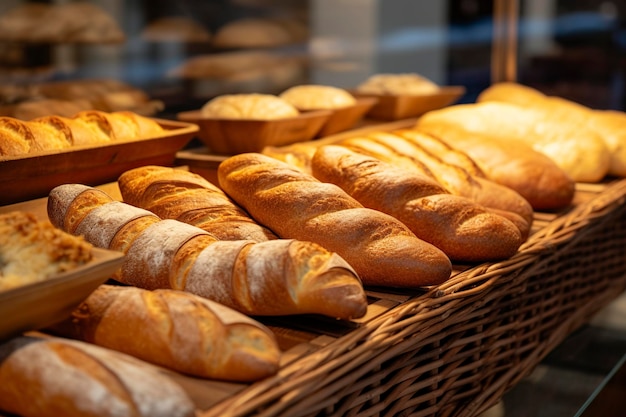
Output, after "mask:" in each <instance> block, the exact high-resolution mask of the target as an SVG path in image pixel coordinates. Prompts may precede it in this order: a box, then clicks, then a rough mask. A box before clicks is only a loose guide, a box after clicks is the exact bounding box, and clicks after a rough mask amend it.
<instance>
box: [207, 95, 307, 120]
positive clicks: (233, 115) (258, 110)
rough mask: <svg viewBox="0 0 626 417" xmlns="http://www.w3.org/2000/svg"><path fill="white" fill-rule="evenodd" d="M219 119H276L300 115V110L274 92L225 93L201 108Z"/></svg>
mask: <svg viewBox="0 0 626 417" xmlns="http://www.w3.org/2000/svg"><path fill="white" fill-rule="evenodd" d="M200 111H201V114H202V116H203V117H210V118H217V119H249V120H276V119H288V118H291V117H298V115H299V114H300V112H299V111H298V109H296V108H295V107H294V106H292V105H291V104H290V103H289V102H287V101H286V100H283V99H282V98H280V97H277V96H274V95H272V94H257V93H253V94H225V95H221V96H218V97H215V98H213V99H211V100H209V101H208V102H207V103H206V104H205V105H204V106H202V109H201V110H200Z"/></svg>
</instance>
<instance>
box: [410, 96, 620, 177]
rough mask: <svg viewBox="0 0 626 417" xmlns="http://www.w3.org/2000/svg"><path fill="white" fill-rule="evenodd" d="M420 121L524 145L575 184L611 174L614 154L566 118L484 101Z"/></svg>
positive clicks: (593, 134)
mask: <svg viewBox="0 0 626 417" xmlns="http://www.w3.org/2000/svg"><path fill="white" fill-rule="evenodd" d="M420 120H422V121H423V122H424V123H450V124H453V125H456V126H459V127H461V128H463V129H465V130H469V131H470V132H475V133H486V134H490V135H493V136H495V137H499V138H500V139H501V140H503V141H506V142H510V141H512V142H515V141H522V142H524V143H527V144H529V145H530V146H531V147H532V148H533V149H535V150H536V151H538V152H541V153H543V154H545V155H546V156H548V157H550V158H551V159H552V160H553V161H554V162H555V163H556V164H557V165H558V166H559V167H560V168H561V169H563V170H564V171H565V172H566V173H567V174H568V175H569V176H570V177H571V178H572V179H573V180H574V181H581V182H596V181H600V180H602V179H603V178H604V177H605V176H606V174H607V173H608V172H609V168H610V164H611V162H610V161H611V153H610V151H609V149H608V147H607V146H606V144H605V141H604V140H603V139H602V137H601V136H600V135H599V134H598V133H597V132H596V131H594V130H592V129H591V128H589V127H586V126H581V125H575V124H571V123H569V122H568V121H567V120H564V119H562V118H554V117H546V115H545V113H543V112H541V111H540V110H538V109H536V108H533V107H531V106H527V107H521V106H519V105H516V104H511V103H505V102H501V101H481V102H479V103H473V104H458V105H454V106H450V107H447V108H444V109H440V110H433V111H430V112H428V113H426V114H424V115H423V116H421V118H420Z"/></svg>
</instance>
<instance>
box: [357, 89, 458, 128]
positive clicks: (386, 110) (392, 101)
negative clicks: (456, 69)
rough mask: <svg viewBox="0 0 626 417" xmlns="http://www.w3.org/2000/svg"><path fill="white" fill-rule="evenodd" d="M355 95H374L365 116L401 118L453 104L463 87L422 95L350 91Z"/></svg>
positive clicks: (384, 118)
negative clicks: (373, 103)
mask: <svg viewBox="0 0 626 417" xmlns="http://www.w3.org/2000/svg"><path fill="white" fill-rule="evenodd" d="M351 94H352V95H354V96H355V97H359V98H363V97H374V98H377V99H378V102H377V103H376V104H375V105H374V106H373V107H372V108H371V109H370V111H369V112H368V113H367V115H366V116H367V117H368V118H371V119H378V120H387V121H392V120H401V119H408V118H411V117H418V116H421V115H422V114H424V113H426V112H429V111H431V110H437V109H440V108H442V107H446V106H449V105H451V104H454V103H455V102H456V101H457V100H459V98H461V96H463V94H465V87H462V86H449V87H441V88H440V89H439V92H437V93H433V94H423V95H391V94H381V95H376V94H363V93H359V92H358V91H351Z"/></svg>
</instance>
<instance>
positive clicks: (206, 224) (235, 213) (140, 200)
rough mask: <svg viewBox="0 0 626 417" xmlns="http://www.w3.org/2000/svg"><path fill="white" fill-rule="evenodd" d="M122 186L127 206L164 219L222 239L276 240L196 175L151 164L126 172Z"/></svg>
mask: <svg viewBox="0 0 626 417" xmlns="http://www.w3.org/2000/svg"><path fill="white" fill-rule="evenodd" d="M118 184H119V187H120V192H121V194H122V198H123V200H124V201H125V202H126V203H129V204H132V205H134V206H137V207H141V208H143V209H146V210H149V211H151V212H153V213H154V214H156V215H157V216H159V217H160V218H162V219H174V220H179V221H181V222H183V223H188V224H191V225H193V226H196V227H199V228H200V229H202V230H205V231H207V232H209V233H211V234H212V235H213V236H215V237H216V238H217V239H219V240H242V239H243V240H254V241H256V242H263V241H266V240H270V239H276V235H275V234H274V233H273V232H272V231H271V230H269V229H268V228H266V227H264V226H261V225H260V224H258V223H257V222H255V221H254V220H253V219H252V218H251V217H250V216H249V215H248V213H246V212H245V211H244V210H243V209H242V208H241V207H239V206H238V205H236V204H235V203H234V202H233V201H232V200H231V199H230V198H229V197H228V196H227V195H226V194H225V193H224V191H222V190H221V189H220V188H219V187H217V186H216V185H214V184H212V183H211V182H209V181H207V180H206V179H205V178H203V177H202V176H200V175H198V174H195V173H193V172H189V171H186V170H182V169H175V168H169V167H161V166H155V165H149V166H143V167H139V168H134V169H131V170H128V171H126V172H124V173H122V175H120V177H119V178H118Z"/></svg>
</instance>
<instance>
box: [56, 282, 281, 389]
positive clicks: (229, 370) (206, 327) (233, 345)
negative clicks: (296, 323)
mask: <svg viewBox="0 0 626 417" xmlns="http://www.w3.org/2000/svg"><path fill="white" fill-rule="evenodd" d="M51 330H52V331H53V332H54V333H55V334H58V335H61V336H65V337H72V338H76V339H80V340H83V341H86V342H89V343H94V344H96V345H99V346H103V347H106V348H109V349H113V350H116V351H120V352H124V353H127V354H129V355H131V356H134V357H137V358H139V359H142V360H145V361H146V362H150V363H154V364H157V365H161V366H164V367H166V368H170V369H173V370H176V371H178V372H182V373H185V374H189V375H194V376H198V377H201V378H211V379H221V380H229V381H240V382H246V381H255V380H258V379H260V378H264V377H267V376H270V375H273V374H275V373H276V371H277V370H278V362H279V359H280V349H279V348H278V344H277V342H276V340H275V337H274V334H273V333H272V332H271V331H270V330H269V329H268V328H267V327H265V326H263V325H262V324H260V323H259V322H257V321H255V320H252V319H250V318H249V317H247V316H245V315H243V314H241V313H238V312H236V311H235V310H232V309H230V308H227V307H225V306H223V305H221V304H218V303H216V302H213V301H210V300H207V299H205V298H202V297H199V296H196V295H193V294H190V293H186V292H182V291H176V290H154V291H148V290H143V289H140V288H136V287H131V286H113V285H101V286H100V287H99V288H98V289H96V290H95V291H94V292H93V293H92V294H91V295H90V296H89V297H88V298H87V299H86V300H85V301H84V302H83V303H82V304H81V305H80V306H79V307H77V308H76V310H74V312H73V313H72V316H71V317H70V318H69V319H68V320H67V321H65V322H63V323H60V324H57V325H55V326H54V327H53V328H52V329H51Z"/></svg>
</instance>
